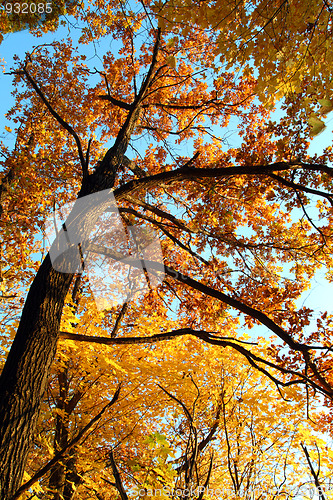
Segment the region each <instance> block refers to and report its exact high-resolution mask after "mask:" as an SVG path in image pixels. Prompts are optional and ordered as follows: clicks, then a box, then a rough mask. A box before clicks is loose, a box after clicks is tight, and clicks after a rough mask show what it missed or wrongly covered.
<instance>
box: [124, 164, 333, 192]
mask: <svg viewBox="0 0 333 500" xmlns="http://www.w3.org/2000/svg"><path fill="white" fill-rule="evenodd" d="M296 168H301V169H303V170H319V171H321V172H325V173H327V174H328V175H330V177H333V169H332V168H330V167H327V165H324V164H314V163H302V162H298V161H292V162H277V163H271V164H268V165H241V166H238V167H235V166H234V167H221V168H215V167H212V168H194V167H191V168H188V167H186V166H183V167H180V168H177V169H175V170H171V171H168V172H160V173H159V174H155V175H151V176H148V177H145V178H143V179H134V180H132V181H129V182H128V183H126V184H124V185H123V186H121V187H119V188H118V189H115V191H114V195H115V198H116V199H117V200H120V199H126V197H127V196H130V195H131V194H133V193H135V191H137V190H138V189H142V188H145V189H146V190H148V189H149V188H154V187H164V186H167V185H170V184H172V183H174V182H182V181H184V180H193V181H197V180H198V179H205V178H217V179H221V178H226V177H230V176H233V175H248V176H253V175H263V176H267V175H270V174H272V173H274V172H280V171H283V170H291V169H296Z"/></svg>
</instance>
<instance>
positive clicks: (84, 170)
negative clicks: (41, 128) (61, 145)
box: [15, 65, 88, 179]
mask: <svg viewBox="0 0 333 500" xmlns="http://www.w3.org/2000/svg"><path fill="white" fill-rule="evenodd" d="M15 73H16V74H21V75H24V76H25V77H26V79H27V81H28V82H29V83H30V85H31V86H32V88H33V89H34V91H35V92H36V94H37V95H38V96H39V97H40V98H41V100H42V101H43V103H44V104H45V106H46V107H47V109H48V110H49V111H50V113H51V115H52V116H53V117H54V118H55V119H56V120H57V122H58V123H59V124H60V125H61V126H62V127H63V128H64V129H65V130H67V132H68V133H69V134H70V135H71V136H72V137H74V140H75V142H76V146H77V149H78V153H79V158H80V163H81V168H82V176H83V179H86V177H87V176H88V169H87V164H86V160H85V158H84V155H83V151H82V146H81V141H80V139H79V137H78V135H77V133H76V132H75V130H74V129H73V127H71V125H69V124H68V123H67V122H66V121H65V120H64V119H63V118H61V116H60V115H59V114H58V113H57V111H56V110H55V109H54V108H53V106H52V104H51V103H50V101H49V100H48V99H47V97H46V96H45V94H44V93H43V92H42V90H41V89H40V87H39V86H38V85H37V83H36V82H35V80H34V79H33V78H32V76H31V75H30V73H29V72H28V70H27V65H25V67H24V68H23V70H21V71H17V72H15Z"/></svg>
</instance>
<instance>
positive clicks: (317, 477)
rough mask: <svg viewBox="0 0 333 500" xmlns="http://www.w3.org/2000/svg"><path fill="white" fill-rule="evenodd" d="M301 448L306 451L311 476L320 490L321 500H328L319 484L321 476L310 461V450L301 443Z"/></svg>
mask: <svg viewBox="0 0 333 500" xmlns="http://www.w3.org/2000/svg"><path fill="white" fill-rule="evenodd" d="M301 447H302V450H303V451H304V454H305V457H306V460H307V462H308V465H309V468H310V471H311V475H312V477H313V479H314V482H315V485H316V488H317V490H318V493H319V498H320V500H326V498H325V495H324V492H323V488H322V487H321V484H320V482H319V474H318V473H316V471H315V470H314V468H313V465H312V462H311V459H310V455H309V452H308V449H307V447H306V446H305V445H304V444H303V443H302V442H301Z"/></svg>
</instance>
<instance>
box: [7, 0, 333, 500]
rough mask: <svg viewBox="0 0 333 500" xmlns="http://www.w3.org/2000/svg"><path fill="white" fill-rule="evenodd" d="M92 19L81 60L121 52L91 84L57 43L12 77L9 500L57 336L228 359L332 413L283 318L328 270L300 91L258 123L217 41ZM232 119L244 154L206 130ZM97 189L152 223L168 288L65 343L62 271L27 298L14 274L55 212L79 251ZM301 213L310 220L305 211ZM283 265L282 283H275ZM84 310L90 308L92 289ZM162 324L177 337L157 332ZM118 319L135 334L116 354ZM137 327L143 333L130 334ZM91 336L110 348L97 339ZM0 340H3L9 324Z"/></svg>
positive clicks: (127, 217) (301, 344) (247, 87)
mask: <svg viewBox="0 0 333 500" xmlns="http://www.w3.org/2000/svg"><path fill="white" fill-rule="evenodd" d="M90 7H91V9H90V10H89V11H87V12H86V13H85V12H84V11H80V12H79V13H77V14H76V15H77V16H78V19H79V20H81V21H83V20H85V21H86V22H87V23H88V24H87V26H88V27H87V26H86V27H85V28H84V29H83V31H82V37H81V39H80V43H81V44H83V43H89V42H90V41H91V42H93V41H96V40H98V39H100V38H101V37H102V36H106V35H108V36H110V37H111V36H113V38H114V39H115V40H117V41H118V40H120V41H121V43H122V48H121V49H120V54H119V57H118V58H116V57H115V56H114V55H113V54H112V53H111V52H108V53H107V54H105V57H104V60H103V66H102V67H100V69H99V68H97V69H95V70H94V69H89V68H88V67H87V66H86V63H85V62H84V61H85V57H84V56H83V55H81V54H80V53H79V52H77V51H76V50H75V48H74V47H73V45H72V42H71V41H70V40H67V41H65V42H54V43H53V44H51V45H50V46H45V47H43V46H38V47H36V48H35V49H34V50H33V51H32V52H31V53H29V54H27V57H26V59H25V60H24V61H18V62H17V65H16V67H15V68H13V69H12V71H11V73H12V74H13V75H14V84H15V88H16V90H15V92H16V105H15V107H14V108H13V109H12V110H11V111H10V112H9V116H10V117H11V118H12V119H13V120H16V123H19V126H18V127H17V141H16V148H15V149H14V150H13V151H9V150H8V149H5V150H4V155H5V156H4V157H5V159H4V161H3V178H2V184H1V207H2V208H1V211H2V225H1V230H2V232H3V235H4V238H3V239H4V248H3V251H2V256H3V257H2V259H3V261H4V262H3V263H2V276H3V277H4V279H7V280H8V281H9V292H8V293H6V294H4V300H5V301H6V302H5V310H4V314H7V315H8V318H10V319H13V320H15V314H16V313H17V308H18V306H19V305H20V296H23V295H24V287H26V289H27V288H28V287H29V292H28V295H27V297H26V300H25V304H24V307H23V310H22V314H21V317H20V322H19V324H18V327H17V332H16V334H15V338H14V341H13V343H12V346H11V349H10V352H9V354H8V356H7V360H6V363H5V365H4V368H3V370H2V374H1V379H0V394H1V398H0V400H1V403H0V416H1V419H0V421H1V422H2V424H1V428H0V442H1V450H2V453H1V458H0V463H1V468H0V470H1V476H0V479H1V488H2V497H3V498H4V499H7V498H11V497H12V496H13V495H14V494H15V492H16V491H17V490H18V488H19V486H20V484H21V481H22V477H23V473H24V468H25V463H26V457H27V451H28V448H29V445H30V444H31V442H32V436H33V433H34V431H35V428H36V425H37V418H38V413H39V409H40V407H41V404H42V401H43V397H44V393H45V388H46V384H47V380H48V376H49V373H50V368H51V364H52V361H53V359H54V357H55V353H56V346H57V341H58V339H59V335H60V336H61V337H62V338H64V339H66V338H67V339H71V340H73V341H76V342H90V343H95V344H97V345H103V344H104V345H117V344H130V345H132V344H134V345H135V344H138V343H146V342H150V343H157V342H160V341H164V340H169V339H171V338H177V337H183V336H185V335H190V336H193V337H194V338H195V339H200V340H201V342H206V343H207V345H209V344H210V345H215V346H220V347H223V348H226V347H232V348H233V349H234V350H235V351H237V352H238V353H240V354H241V355H242V356H244V359H246V360H247V362H248V363H249V364H250V365H251V366H252V367H254V368H256V369H258V370H259V371H261V372H262V373H263V374H265V375H266V376H267V377H268V378H270V379H271V380H272V381H274V382H275V383H276V384H277V385H278V386H279V387H288V386H293V385H295V384H301V385H302V386H304V388H305V393H306V394H307V395H309V394H312V393H313V392H316V393H322V394H324V395H325V396H326V397H327V398H331V397H332V384H331V379H330V371H328V370H329V368H328V366H329V363H330V360H331V353H330V350H329V349H327V348H328V347H329V346H330V340H329V337H328V335H327V333H324V332H323V330H322V329H319V330H318V331H317V332H315V333H311V332H310V333H308V332H307V331H306V330H305V329H304V327H305V326H307V325H308V324H309V321H310V318H311V310H309V309H306V308H301V309H298V307H297V305H296V300H297V298H298V297H299V296H300V294H301V293H302V292H303V291H304V290H305V289H306V288H307V287H308V286H309V283H310V280H311V277H312V276H313V274H314V272H315V270H316V269H317V268H318V267H320V266H322V265H326V266H327V268H328V269H329V270H330V266H331V256H330V251H329V249H330V244H331V217H332V215H331V212H330V207H329V205H330V204H332V197H331V196H332V195H331V192H330V189H331V179H332V170H331V168H330V167H329V166H328V164H327V162H328V161H330V160H331V156H332V153H331V150H330V149H329V148H328V149H327V150H326V152H325V154H324V155H322V156H321V157H313V158H310V157H309V156H308V155H307V151H306V149H307V143H308V139H307V137H308V129H309V127H308V124H307V116H306V115H304V114H302V110H301V108H300V107H299V103H300V102H302V99H303V98H304V96H305V95H306V93H307V91H308V90H307V88H302V89H301V90H302V92H303V94H302V92H301V93H300V94H299V95H295V94H291V95H288V96H287V98H286V100H285V103H284V107H285V110H286V116H284V117H283V118H282V119H281V121H280V123H272V122H269V116H270V111H269V110H267V109H265V107H264V106H263V105H262V104H260V103H259V102H258V101H257V100H255V98H254V97H255V92H256V88H257V82H256V80H255V79H254V77H253V75H252V74H250V73H249V72H247V73H246V72H245V73H244V74H241V75H237V74H236V73H234V72H232V71H231V69H230V68H229V69H227V68H225V67H223V65H221V67H219V68H218V69H217V68H216V67H215V65H214V64H213V61H212V57H211V52H210V51H209V50H207V47H208V48H209V47H211V46H212V44H213V43H214V38H212V39H210V38H209V37H207V34H206V33H204V32H202V30H197V29H196V28H195V27H191V29H190V31H189V32H186V33H184V35H182V34H181V33H178V31H179V29H178V25H175V26H172V27H171V28H170V29H169V28H168V29H165V30H162V29H157V26H156V22H155V19H154V17H153V14H152V13H151V12H148V10H147V9H148V8H149V6H147V5H142V9H140V10H139V11H138V12H134V11H133V10H131V7H132V6H128V8H125V6H124V5H123V4H122V3H120V4H118V3H117V2H109V3H108V4H107V5H106V4H101V3H97V4H96V5H95V4H91V5H90ZM126 9H127V10H126ZM132 9H133V7H132ZM82 12H83V13H82ZM80 16H82V17H80ZM140 30H141V31H140ZM142 34H143V35H142ZM141 36H143V37H144V40H143V44H142V46H141V49H140V52H139V55H138V56H136V51H138V50H139V48H138V44H139V41H140V37H141ZM147 37H149V38H147ZM124 68H126V71H125V72H124V71H123V70H124ZM217 71H218V73H216V72H217ZM92 73H93V74H94V75H97V76H99V77H100V80H99V81H98V83H95V82H93V81H92V80H91V78H92V76H93V75H92ZM20 86H23V91H20V90H19V89H20V88H21V87H20ZM231 117H235V118H234V119H236V120H237V124H238V126H239V129H240V135H241V136H242V137H243V142H242V144H241V145H240V146H239V147H229V148H227V147H223V138H222V139H221V138H219V137H217V136H216V133H215V130H213V129H212V128H210V127H211V126H213V125H219V126H220V127H221V128H222V129H226V127H227V125H228V123H229V121H230V119H231ZM290 123H293V128H291V127H290ZM295 127H296V130H297V134H296V135H295ZM140 134H143V135H145V134H149V137H150V141H152V142H153V143H154V144H151V145H150V146H149V147H148V148H147V150H146V151H145V152H144V153H143V154H142V153H141V152H140V151H139V152H136V153H135V156H136V157H135V159H134V160H132V161H131V160H129V159H128V157H127V156H126V154H128V153H127V149H128V147H129V145H130V140H131V138H135V137H138V136H140ZM173 136H174V137H175V140H174V141H173V143H172V140H171V139H172V138H173ZM111 140H112V141H113V145H112V146H111V147H110V145H109V142H110V141H111ZM182 144H189V146H188V147H190V148H191V147H192V145H193V151H191V155H192V156H188V155H187V156H182V157H180V156H178V153H177V148H179V145H182ZM172 147H173V148H176V149H172ZM134 151H135V149H134ZM105 190H109V191H110V190H113V194H114V197H115V199H116V201H117V203H118V206H119V213H120V214H121V218H122V220H123V221H124V224H125V226H126V227H127V226H133V225H140V224H141V225H142V226H145V225H147V224H150V225H151V226H152V227H154V229H155V230H157V231H158V234H159V236H160V239H161V242H162V247H163V252H164V258H165V265H164V266H163V265H161V264H159V263H158V262H150V263H149V269H155V270H156V271H163V272H165V274H166V279H165V281H164V282H163V284H161V285H160V287H158V288H157V289H151V290H149V291H148V293H147V294H146V295H145V297H144V315H143V317H142V316H140V314H139V311H140V308H139V303H140V298H139V299H137V301H136V302H133V304H134V303H135V306H133V307H131V309H130V313H128V312H126V310H125V312H124V308H123V307H120V306H118V307H113V308H111V309H110V312H109V313H108V314H106V315H105V316H102V317H100V318H98V317H96V318H95V320H94V324H93V328H92V330H91V331H89V332H87V333H86V334H81V333H80V334H78V333H75V332H73V331H70V330H71V328H70V325H71V324H72V323H73V324H74V325H76V324H79V323H80V322H81V321H84V311H82V312H81V313H80V314H78V316H77V318H76V319H75V318H74V319H73V317H72V320H71V321H70V322H69V323H68V322H67V323H65V324H66V325H67V328H66V329H65V328H61V327H60V325H61V319H62V317H63V316H64V311H65V310H66V309H64V306H65V303H66V302H68V301H69V299H68V294H69V293H73V294H74V296H75V293H74V289H73V287H74V282H73V280H74V277H75V273H74V272H72V271H71V272H67V273H64V272H59V271H57V270H56V269H55V268H54V267H53V266H52V263H51V259H50V256H49V254H48V255H46V257H45V258H44V260H43V262H42V264H41V265H40V267H39V268H38V271H37V274H36V276H35V277H34V279H33V281H32V282H31V274H30V275H24V272H22V271H24V269H22V266H21V263H22V260H23V262H24V259H25V257H24V255H25V253H26V252H27V251H28V253H29V254H30V255H29V257H28V258H30V259H31V258H32V255H33V253H34V251H35V250H36V249H38V248H39V247H40V242H38V241H36V237H35V236H36V234H37V232H36V231H37V229H38V228H39V227H42V224H43V221H44V218H45V215H44V213H45V212H46V211H47V210H52V208H54V207H55V205H56V204H57V196H61V199H62V203H63V202H66V201H69V200H70V199H73V198H75V197H76V195H77V201H76V204H75V205H74V210H78V212H77V214H76V215H77V217H78V220H79V221H80V224H81V225H82V231H83V232H84V233H85V234H90V233H91V232H92V231H93V229H94V226H95V225H96V222H97V220H98V217H100V216H101V215H102V214H103V212H104V209H106V208H107V206H106V205H104V206H103V203H101V204H100V206H99V208H98V210H96V206H93V207H90V208H89V207H88V208H87V206H85V207H84V210H83V209H82V205H80V201H78V200H80V199H83V198H84V197H87V196H89V195H92V194H94V193H99V192H102V191H105ZM312 198H313V199H315V200H316V201H317V208H315V209H313V210H312V211H309V206H308V205H309V204H310V200H311V199H312ZM171 202H172V208H170V203H171ZM79 207H81V209H80V208H79ZM80 210H81V212H80ZM293 210H294V212H293ZM16 212H19V213H18V214H17V215H14V214H16ZM290 214H291V215H290ZM314 218H319V222H318V221H316V220H315V219H314ZM28 221H29V222H30V227H29V232H28V231H27V229H26V228H27V223H28ZM78 226H79V224H78ZM246 226H247V227H249V228H250V231H249V232H248V233H247V234H244V233H242V228H244V227H246ZM114 241H115V240H112V237H109V239H107V238H106V242H105V241H103V242H102V243H103V244H99V245H98V242H97V243H95V244H94V242H92V243H91V245H95V246H91V247H90V248H89V246H88V247H87V248H86V249H83V250H85V251H87V252H92V251H93V252H95V257H93V258H94V259H96V262H97V256H98V255H99V253H102V254H103V255H104V257H105V258H106V257H108V258H109V259H114V260H113V262H114V261H117V260H119V259H120V258H121V257H122V256H123V254H121V255H120V254H119V248H118V247H117V245H115V244H114ZM71 250H72V251H77V250H76V246H72V247H71V248H70V249H69V251H71ZM5 252H6V253H5ZM5 258H7V259H8V260H7V261H5V260H4V259H5ZM28 258H27V259H26V262H27V265H28ZM66 262H67V261H66V255H64V262H63V264H66ZM132 264H133V266H134V265H135V262H133V263H132ZM281 264H283V265H285V266H288V267H290V273H291V274H290V277H288V278H287V279H285V278H284V276H283V268H282V269H281ZM103 265H104V266H105V268H106V267H107V266H109V264H107V263H104V264H103ZM146 266H148V264H146ZM34 267H37V264H36V263H34ZM149 269H148V268H147V267H146V268H145V271H146V272H147V273H149ZM233 276H235V278H234V279H233ZM75 282H77V280H75ZM12 287H13V288H14V291H13V290H12ZM15 294H16V296H15V297H12V298H11V295H15ZM84 294H86V295H87V296H88V297H89V292H88V285H87V284H86V285H85V288H84ZM7 299H8V302H7ZM92 302H93V301H92ZM87 307H92V306H87ZM174 307H177V313H178V316H177V321H175V322H173V323H172V326H171V328H169V322H168V321H169V320H170V314H169V313H168V311H169V310H170V308H171V309H172V308H174ZM229 308H234V309H235V310H236V311H238V313H242V314H243V315H244V316H242V317H243V318H244V324H245V325H246V326H249V327H251V326H253V325H255V324H258V323H261V324H262V325H264V326H265V327H266V328H268V329H269V330H270V332H271V334H273V335H275V336H276V337H275V338H278V342H279V343H278V344H277V343H276V340H274V341H272V345H271V346H269V347H268V348H267V349H266V351H265V353H264V354H258V353H257V352H256V350H255V348H251V346H249V345H246V344H245V345H244V344H243V343H242V342H240V341H239V340H238V335H237V333H235V335H229V333H228V332H229V331H230V325H233V324H234V321H236V320H235V318H234V315H233V314H232V313H231V311H230V309H229ZM72 309H73V307H72ZM125 309H126V308H125ZM152 311H155V313H156V316H155V324H156V327H155V333H153V334H150V329H151V323H149V322H147V318H146V317H147V316H148V317H149V316H150V315H151V314H152ZM68 314H69V313H68ZM124 314H128V315H129V317H130V318H131V320H130V321H129V322H128V323H126V326H125V327H124V330H123V335H122V336H121V337H117V336H115V334H116V333H117V328H118V326H119V321H118V319H119V318H120V319H122V317H123V316H124ZM64 317H65V316H64ZM69 317H71V316H70V314H69ZM63 319H64V318H63ZM117 321H118V323H117ZM323 321H325V318H323ZM137 322H141V323H142V326H141V329H139V331H138V334H136V332H135V335H132V330H133V324H136V323H137ZM101 324H102V325H103V324H104V325H106V326H107V327H108V329H109V331H110V333H111V332H113V335H110V336H105V335H99V334H98V332H99V326H100V325H101ZM5 331H6V333H7V334H8V336H10V335H13V325H10V326H8V327H7V328H6V330H5ZM60 332H61V333H60ZM142 336H144V337H145V338H144V339H142V338H141V337H142ZM7 339H8V338H6V340H7ZM282 348H287V349H288V353H287V355H286V354H285V353H284V351H282V352H280V351H281V349H282ZM318 353H320V355H318ZM170 363H171V361H170ZM110 397H111V398H112V395H111V394H110Z"/></svg>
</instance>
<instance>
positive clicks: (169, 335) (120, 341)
mask: <svg viewBox="0 0 333 500" xmlns="http://www.w3.org/2000/svg"><path fill="white" fill-rule="evenodd" d="M215 333H217V332H215ZM183 335H193V336H194V337H197V338H199V339H201V340H203V341H204V342H207V343H208V344H211V345H215V346H220V347H231V348H232V349H236V351H238V352H239V353H240V354H242V355H243V356H244V357H245V358H246V359H247V360H248V362H249V363H250V365H251V366H253V367H254V368H255V369H256V370H259V371H260V372H261V373H263V374H264V375H266V376H267V377H268V378H269V379H270V380H272V382H274V384H275V385H277V386H279V385H281V386H283V387H288V386H290V385H294V384H310V385H311V386H312V387H313V388H314V389H316V390H319V391H322V392H323V393H325V394H326V395H327V396H328V397H332V390H331V389H330V390H325V389H324V388H323V387H321V386H319V385H318V384H316V383H315V382H314V381H313V380H312V379H311V378H309V377H307V376H306V375H303V374H302V373H299V372H296V371H294V370H290V369H288V368H284V367H282V366H279V365H276V364H274V363H272V362H270V361H267V360H266V359H263V358H260V357H259V356H257V355H256V354H253V353H252V352H251V351H248V350H247V349H245V348H244V347H243V346H242V345H240V344H251V343H250V342H245V341H243V340H238V339H235V338H232V337H219V336H217V335H214V332H206V331H204V330H192V329H191V328H180V329H178V330H172V331H170V332H165V333H157V334H155V335H152V336H150V337H118V338H110V337H94V336H90V335H82V334H77V333H71V332H60V338H63V339H69V340H74V341H78V342H92V343H95V344H103V345H131V344H152V343H155V342H160V341H164V340H172V339H174V338H176V337H180V336H183ZM236 342H238V343H237V344H236ZM258 363H262V364H264V365H266V366H269V367H270V368H273V369H274V370H278V371H279V372H281V373H283V374H286V375H291V376H293V377H298V379H297V378H296V379H294V380H291V381H287V382H283V381H281V380H278V379H277V378H276V377H274V376H273V375H272V374H271V373H270V372H268V371H267V370H266V369H265V368H263V367H262V366H259V365H258Z"/></svg>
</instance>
